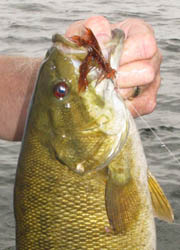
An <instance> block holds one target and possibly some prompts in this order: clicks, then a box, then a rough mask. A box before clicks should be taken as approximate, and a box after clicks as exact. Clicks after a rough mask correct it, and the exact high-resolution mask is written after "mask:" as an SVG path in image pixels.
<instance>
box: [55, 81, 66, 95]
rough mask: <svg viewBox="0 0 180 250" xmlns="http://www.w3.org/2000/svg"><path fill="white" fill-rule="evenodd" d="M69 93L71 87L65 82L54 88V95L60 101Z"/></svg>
mask: <svg viewBox="0 0 180 250" xmlns="http://www.w3.org/2000/svg"><path fill="white" fill-rule="evenodd" d="M68 93H69V86H68V85H67V84H66V83H65V82H63V81H62V82H58V83H57V84H56V85H55V87H54V95H55V97H56V98H58V99H63V98H64V97H65V96H66V95H67V94H68Z"/></svg>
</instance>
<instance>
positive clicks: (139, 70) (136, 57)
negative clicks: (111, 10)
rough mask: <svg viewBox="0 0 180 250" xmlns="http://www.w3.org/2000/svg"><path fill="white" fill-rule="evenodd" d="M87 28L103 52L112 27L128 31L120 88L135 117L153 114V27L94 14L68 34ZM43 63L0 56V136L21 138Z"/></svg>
mask: <svg viewBox="0 0 180 250" xmlns="http://www.w3.org/2000/svg"><path fill="white" fill-rule="evenodd" d="M84 27H88V28H90V29H91V30H92V31H93V33H94V35H95V36H96V38H97V40H98V42H99V44H100V46H101V48H102V51H103V52H104V51H105V49H104V48H105V44H106V43H107V42H108V40H110V39H111V29H114V28H120V29H122V30H123V31H124V32H125V37H126V40H125V43H124V50H123V54H122V57H121V61H120V65H119V70H118V72H117V85H118V89H117V91H118V92H120V94H121V95H122V96H123V97H124V99H125V100H126V103H127V106H128V108H129V110H130V111H131V113H132V115H133V116H134V117H137V116H139V115H145V114H148V113H151V112H152V111H153V110H154V108H155V106H156V96H157V92H158V89H159V86H160V64H161V61H162V55H161V53H160V51H159V49H158V47H157V44H156V40H155V37H154V32H153V29H152V27H151V26H150V25H149V24H147V23H145V22H144V21H143V20H139V19H126V20H125V21H123V22H119V23H116V24H110V23H109V22H108V20H107V19H105V18H104V17H102V16H95V17H91V18H89V19H87V20H83V21H79V22H75V23H73V24H72V25H71V26H70V27H69V28H68V29H67V31H66V36H68V37H71V36H73V35H80V34H81V33H82V31H83V30H84ZM41 62H42V58H28V57H17V56H0V76H1V77H0V101H1V106H0V117H1V122H0V139H4V140H10V141H20V140H21V139H22V135H23V130H24V126H25V120H26V116H27V110H28V105H29V102H30V99H31V96H32V92H33V88H34V85H35V82H36V77H37V73H38V70H39V67H40V64H41ZM136 86H139V87H140V90H141V91H140V94H139V95H138V96H137V97H135V98H131V96H132V95H133V93H134V89H135V87H136ZM135 110H136V111H135Z"/></svg>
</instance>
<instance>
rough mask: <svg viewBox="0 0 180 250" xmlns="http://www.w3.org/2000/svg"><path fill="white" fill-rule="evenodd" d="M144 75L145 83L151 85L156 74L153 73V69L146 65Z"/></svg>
mask: <svg viewBox="0 0 180 250" xmlns="http://www.w3.org/2000/svg"><path fill="white" fill-rule="evenodd" d="M146 69H147V70H146V74H145V78H146V79H145V82H146V83H147V84H148V83H152V82H153V81H154V79H155V77H156V73H155V69H154V67H153V66H152V65H150V64H147V66H146Z"/></svg>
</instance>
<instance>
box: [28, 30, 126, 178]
mask: <svg viewBox="0 0 180 250" xmlns="http://www.w3.org/2000/svg"><path fill="white" fill-rule="evenodd" d="M122 40H123V34H122V33H121V32H120V31H116V32H115V35H114V39H112V41H111V43H109V44H108V46H107V47H108V48H107V50H108V51H110V52H109V61H110V64H112V65H113V67H114V69H115V70H117V67H118V64H119V58H120V54H121V51H122ZM90 51H91V48H89V47H88V46H80V45H78V44H77V43H75V42H74V41H72V40H70V39H67V38H65V37H64V36H61V35H59V34H56V35H55V36H54V37H53V46H52V48H51V49H50V50H49V51H48V52H47V55H46V58H45V61H44V63H43V64H42V66H41V69H40V73H39V77H38V81H37V87H36V91H35V95H34V100H33V105H34V113H35V115H36V118H37V119H36V126H37V127H38V130H39V131H40V130H41V140H42V141H43V142H44V145H45V146H46V147H48V148H51V151H52V152H54V155H55V157H56V159H57V160H58V161H59V162H60V163H61V164H63V165H65V166H67V167H68V168H69V169H70V170H72V171H74V172H76V173H78V174H85V173H87V172H89V171H93V170H97V169H100V168H103V167H104V166H107V164H108V163H109V162H110V161H111V159H112V158H113V157H114V156H115V155H116V154H117V153H118V152H119V150H120V149H121V147H122V146H123V145H124V143H125V141H126V138H127V134H128V110H127V108H126V106H125V104H124V101H123V100H122V98H121V97H120V96H118V94H117V92H116V90H115V88H116V86H115V85H116V84H115V78H114V79H112V78H110V77H106V76H105V77H102V69H100V68H99V66H98V63H99V62H98V60H97V62H95V63H94V62H93V63H92V62H89V61H88V60H89V59H87V56H88V53H90ZM89 58H90V57H89ZM90 59H92V61H93V60H94V58H93V57H92V58H90ZM85 60H86V62H87V63H86V65H85V68H86V70H87V65H89V63H90V64H91V66H90V67H89V66H88V70H87V71H88V72H86V73H87V74H85V76H84V79H82V76H81V73H82V71H83V69H82V64H83V63H84V62H85ZM103 60H104V59H103ZM80 77H81V80H82V81H86V86H85V88H84V89H83V90H82V89H80V88H79V79H80ZM85 78H86V79H85ZM100 78H102V79H101V80H99V81H98V79H100ZM52 155H53V154H52ZM52 157H53V156H52Z"/></svg>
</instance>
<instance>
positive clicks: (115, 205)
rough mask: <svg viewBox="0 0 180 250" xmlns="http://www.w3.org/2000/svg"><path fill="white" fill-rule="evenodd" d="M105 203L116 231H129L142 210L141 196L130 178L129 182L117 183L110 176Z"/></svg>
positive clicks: (111, 223)
mask: <svg viewBox="0 0 180 250" xmlns="http://www.w3.org/2000/svg"><path fill="white" fill-rule="evenodd" d="M105 204H106V212H107V217H108V219H109V223H110V225H111V227H112V229H113V231H114V232H115V233H121V234H124V233H125V232H127V230H128V228H130V227H131V226H132V225H133V224H134V222H135V221H136V220H137V217H138V215H139V212H140V205H139V204H140V197H139V195H138V191H137V188H136V185H135V183H134V182H133V180H132V179H129V180H128V181H127V183H125V182H124V180H123V183H119V184H118V183H117V182H116V181H114V179H113V178H112V176H111V175H109V176H108V180H107V183H106V190H105Z"/></svg>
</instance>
